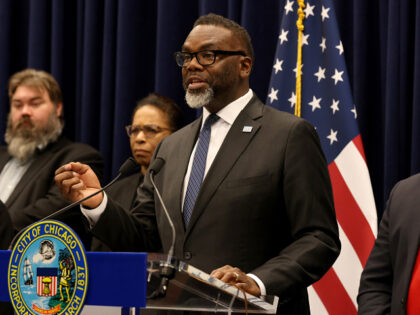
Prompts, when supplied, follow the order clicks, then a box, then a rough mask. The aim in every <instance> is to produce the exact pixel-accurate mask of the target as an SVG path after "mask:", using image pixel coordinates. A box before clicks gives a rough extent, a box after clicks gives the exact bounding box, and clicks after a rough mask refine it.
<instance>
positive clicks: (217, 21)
mask: <svg viewBox="0 0 420 315" xmlns="http://www.w3.org/2000/svg"><path fill="white" fill-rule="evenodd" d="M198 25H216V26H222V27H224V28H227V29H228V30H230V31H231V32H232V33H233V34H234V35H235V36H236V37H238V38H239V39H240V40H241V42H242V43H243V44H244V46H245V50H246V54H247V55H248V56H249V57H251V59H252V61H254V48H253V47H252V43H251V37H250V36H249V34H248V32H247V30H246V29H245V28H243V27H242V26H240V25H239V24H238V23H236V22H234V21H232V20H229V19H227V18H225V17H224V16H221V15H217V14H214V13H209V14H207V15H202V16H200V17H199V18H198V19H197V20H196V21H195V23H194V26H193V28H194V27H196V26H198Z"/></svg>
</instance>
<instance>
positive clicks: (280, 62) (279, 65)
mask: <svg viewBox="0 0 420 315" xmlns="http://www.w3.org/2000/svg"><path fill="white" fill-rule="evenodd" d="M282 65H283V60H279V59H278V58H276V64H275V65H274V66H273V68H274V69H275V70H276V72H275V73H276V74H277V72H279V71H283V68H282Z"/></svg>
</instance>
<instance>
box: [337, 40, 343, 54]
mask: <svg viewBox="0 0 420 315" xmlns="http://www.w3.org/2000/svg"><path fill="white" fill-rule="evenodd" d="M335 48H337V49H338V52H339V54H340V55H342V54H343V52H344V48H343V43H342V42H341V40H340V44H338V45H337V46H335Z"/></svg>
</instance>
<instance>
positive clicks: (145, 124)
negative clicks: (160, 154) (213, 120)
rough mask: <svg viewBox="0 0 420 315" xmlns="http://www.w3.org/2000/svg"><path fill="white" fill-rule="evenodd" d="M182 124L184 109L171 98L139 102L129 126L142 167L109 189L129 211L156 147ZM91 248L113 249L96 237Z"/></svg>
mask: <svg viewBox="0 0 420 315" xmlns="http://www.w3.org/2000/svg"><path fill="white" fill-rule="evenodd" d="M181 124H182V111H181V109H180V108H179V106H178V105H177V104H176V103H175V102H174V101H173V100H171V99H170V98H168V97H166V96H163V95H159V94H157V93H151V94H149V95H148V96H146V97H145V98H142V99H141V100H139V101H138V102H137V104H136V107H135V108H134V110H133V116H132V120H131V125H128V126H126V127H125V129H126V131H127V135H128V137H129V140H130V147H131V153H132V155H133V157H134V159H135V160H136V161H137V163H138V164H139V167H138V168H137V169H136V170H135V171H134V172H133V173H132V174H130V175H128V176H126V177H123V178H122V179H120V180H118V181H117V182H116V183H115V184H114V185H112V186H111V187H110V188H109V189H108V190H107V194H108V195H109V196H110V197H111V198H112V199H113V200H115V201H117V202H118V203H119V204H120V205H121V206H122V207H123V208H124V209H126V210H127V211H128V210H130V209H131V208H133V206H134V202H135V200H136V196H137V187H139V186H140V185H141V183H142V182H143V177H144V175H145V174H146V171H147V168H148V167H149V164H150V160H151V158H152V156H153V153H154V151H155V148H156V146H157V145H158V144H159V142H160V141H161V140H162V139H164V138H166V137H167V136H169V135H170V134H171V133H173V132H174V131H176V130H177V129H179V128H180V127H181ZM91 250H92V251H110V249H109V248H108V247H107V246H106V245H105V244H103V243H102V242H100V241H99V240H98V239H96V238H93V240H92V246H91Z"/></svg>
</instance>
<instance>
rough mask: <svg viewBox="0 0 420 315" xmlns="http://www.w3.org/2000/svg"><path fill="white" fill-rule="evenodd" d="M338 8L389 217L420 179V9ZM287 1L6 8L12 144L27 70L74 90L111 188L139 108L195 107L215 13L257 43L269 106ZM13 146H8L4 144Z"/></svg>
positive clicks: (68, 116)
mask: <svg viewBox="0 0 420 315" xmlns="http://www.w3.org/2000/svg"><path fill="white" fill-rule="evenodd" d="M334 3H335V9H336V14H337V18H338V23H339V27H340V33H341V38H342V41H343V46H344V49H345V57H346V61H347V66H348V70H349V72H350V80H351V85H352V88H353V94H354V100H355V104H356V107H357V110H358V118H359V123H360V129H361V134H362V138H363V141H364V147H365V151H366V157H367V161H368V166H369V169H370V174H371V179H372V184H373V189H374V193H375V199H376V202H377V208H378V212H379V215H381V214H382V211H383V208H384V206H385V201H386V199H387V198H388V194H389V191H390V189H391V188H392V186H393V185H394V184H395V183H396V181H398V180H400V179H402V178H405V177H408V176H409V175H411V174H414V173H417V172H420V0H373V1H366V0H352V1H341V0H336V1H334ZM284 5H285V1H284V0H264V1H260V0H229V1H227V0H199V1H197V0H176V1H174V0H158V1H150V0H119V1H117V0H77V1H75V0H0V134H3V133H4V129H5V126H6V118H7V113H8V111H9V104H8V97H7V80H8V78H9V76H10V75H11V74H13V73H14V72H16V71H19V70H22V69H24V68H27V67H33V68H37V69H44V70H46V71H49V72H51V73H52V74H53V75H54V76H55V77H56V78H57V80H58V82H59V83H60V85H61V86H62V89H63V93H64V105H65V120H66V128H65V133H66V135H67V136H68V137H70V138H71V139H73V140H76V141H82V142H86V143H89V144H91V145H92V146H94V147H96V148H97V149H99V150H100V151H101V152H102V154H103V156H104V158H105V161H106V165H107V172H106V180H108V179H110V177H111V176H113V175H115V174H116V171H117V169H118V167H119V165H120V164H121V163H122V162H123V161H124V160H125V159H126V158H127V157H128V156H129V155H130V151H129V146H128V139H127V137H126V135H125V132H124V126H125V125H127V124H129V122H130V117H131V111H132V109H133V107H134V105H135V102H136V100H137V99H139V98H141V97H144V96H146V95H147V94H148V93H149V92H152V91H156V92H158V93H162V94H164V95H167V96H169V97H171V98H173V99H175V100H176V101H177V103H178V104H180V106H181V107H182V109H183V111H184V114H185V121H186V122H190V121H192V120H193V119H194V118H195V117H196V116H197V113H196V112H195V111H193V110H191V109H189V108H188V107H187V106H186V105H185V102H184V100H183V94H184V93H183V89H182V85H181V73H180V69H179V68H178V67H177V66H176V64H175V62H174V60H173V57H172V54H173V52H174V51H176V50H179V49H180V47H181V45H182V43H183V41H184V39H185V37H186V36H187V34H188V32H189V31H190V29H191V26H192V24H193V22H194V21H195V19H196V18H197V17H198V16H200V15H202V14H205V13H209V12H214V13H218V14H221V15H224V16H226V17H229V18H231V19H233V20H235V21H237V22H239V23H240V24H242V25H243V26H244V27H245V28H246V29H247V30H248V31H249V33H250V35H251V37H252V39H253V44H254V48H255V55H256V63H255V67H254V70H253V73H252V76H251V86H252V88H253V89H254V91H255V92H256V93H257V95H258V96H259V97H260V98H261V99H262V100H263V101H265V99H266V95H267V90H268V84H269V80H270V74H271V70H272V66H273V57H274V54H275V50H276V45H277V42H278V33H279V27H280V21H281V16H282V14H283V8H284ZM2 141H3V139H2Z"/></svg>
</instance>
